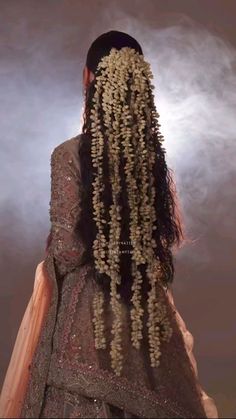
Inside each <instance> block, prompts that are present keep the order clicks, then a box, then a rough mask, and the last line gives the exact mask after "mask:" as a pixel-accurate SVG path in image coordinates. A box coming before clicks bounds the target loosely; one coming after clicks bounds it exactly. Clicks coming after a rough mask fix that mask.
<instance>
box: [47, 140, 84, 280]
mask: <svg viewBox="0 0 236 419" xmlns="http://www.w3.org/2000/svg"><path fill="white" fill-rule="evenodd" d="M76 158H77V156H74V154H73V153H72V152H71V150H70V149H69V148H68V147H65V146H64V144H61V145H59V146H58V147H56V148H55V149H54V151H53V152H52V155H51V200H50V210H49V212H50V221H51V230H50V234H49V238H48V242H47V253H51V254H52V255H53V257H54V261H55V267H56V270H57V272H58V274H59V275H60V276H64V275H66V274H67V273H69V272H72V271H73V270H74V269H76V268H77V267H78V266H79V265H80V261H81V256H82V250H83V247H82V243H81V241H80V240H79V238H78V236H77V234H76V233H75V226H76V222H77V220H78V217H79V215H80V191H81V183H80V171H79V168H78V159H77V161H76Z"/></svg>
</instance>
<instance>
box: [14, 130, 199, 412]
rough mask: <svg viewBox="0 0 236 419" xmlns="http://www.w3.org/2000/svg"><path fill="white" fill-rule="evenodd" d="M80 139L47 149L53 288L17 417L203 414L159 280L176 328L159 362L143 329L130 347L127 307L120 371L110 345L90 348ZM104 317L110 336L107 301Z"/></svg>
mask: <svg viewBox="0 0 236 419" xmlns="http://www.w3.org/2000/svg"><path fill="white" fill-rule="evenodd" d="M79 139H80V136H77V137H75V138H72V139H70V140H67V141H65V142H64V143H62V144H61V145H59V146H58V147H56V148H55V150H54V151H53V153H52V160H51V170H52V171H51V202H50V219H51V235H50V240H49V246H48V252H47V256H46V258H45V261H44V268H45V269H46V272H47V274H48V275H49V278H50V280H51V282H52V284H53V293H52V300H51V304H50V307H49V312H48V315H47V317H46V320H45V323H44V326H43V328H42V332H41V336H40V339H39V342H38V345H37V349H36V351H35V354H34V357H33V362H32V365H31V372H30V380H29V383H28V387H27V392H26V396H25V400H24V403H23V407H22V410H21V416H20V417H22V418H36V417H41V418H46V417H51V418H59V417H60V418H78V417H83V418H85V417H97V418H104V417H143V418H145V417H153V418H154V417H155V418H205V417H207V416H206V413H205V411H204V407H203V403H202V400H201V393H200V390H199V387H198V385H197V380H196V376H195V374H194V370H193V367H192V364H191V362H190V360H189V357H188V354H187V351H186V347H185V343H184V339H183V335H182V333H181V331H180V329H179V327H178V324H177V321H176V317H175V311H174V309H173V307H172V306H171V304H170V303H169V300H168V298H167V295H166V293H165V290H164V289H163V288H162V287H161V286H160V287H159V288H160V289H159V292H160V296H162V298H163V299H164V301H165V302H166V307H167V311H168V314H169V316H170V319H171V327H172V329H173V334H172V337H171V340H170V342H168V343H162V355H161V359H160V366H159V367H158V368H152V367H151V366H150V360H149V352H148V343H147V342H148V336H147V330H144V339H143V342H142V344H141V349H140V350H136V349H135V348H133V347H132V345H131V342H130V336H129V330H130V318H129V309H128V308H127V306H125V305H123V311H122V316H123V318H124V323H123V324H127V329H125V330H123V335H122V342H123V343H122V344H123V348H125V351H124V352H125V353H124V363H123V365H124V367H123V370H122V374H121V376H120V377H118V376H116V375H115V374H114V372H113V371H112V369H111V366H110V355H109V345H108V349H106V350H103V349H101V350H96V349H95V344H94V334H93V324H92V317H93V310H92V300H93V296H94V292H95V290H96V289H98V287H99V285H97V284H96V283H95V281H93V278H92V275H93V274H92V269H91V267H90V266H89V265H81V257H82V254H83V251H84V248H83V245H82V243H81V241H80V239H79V238H78V237H77V236H76V235H75V233H74V228H75V225H76V221H77V219H78V217H79V214H80V199H81V197H80V190H81V189H80V186H81V177H80V167H79V157H78V147H79ZM145 310H146V307H145ZM146 313H147V311H146ZM105 319H106V324H105V327H106V329H105V333H106V337H107V340H108V342H110V340H111V334H110V329H111V325H112V312H111V309H110V305H109V304H105ZM144 323H145V322H144Z"/></svg>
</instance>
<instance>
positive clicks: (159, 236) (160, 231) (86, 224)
mask: <svg viewBox="0 0 236 419" xmlns="http://www.w3.org/2000/svg"><path fill="white" fill-rule="evenodd" d="M122 47H130V48H134V49H135V51H138V52H139V54H143V53H142V49H141V46H140V45H139V44H138V42H137V41H136V40H135V39H134V38H132V37H131V36H130V35H127V34H125V33H123V32H118V31H110V32H108V33H105V34H103V35H101V36H100V37H99V38H97V39H96V40H95V41H94V42H93V43H92V45H91V47H90V49H89V51H88V54H87V60H86V65H87V67H88V69H89V70H91V71H93V73H94V74H95V79H94V80H93V81H92V82H91V83H90V84H89V87H88V89H87V90H86V99H85V110H84V124H83V127H82V134H81V136H80V142H79V144H80V146H79V159H80V168H81V178H82V196H81V213H80V219H79V220H78V223H77V232H78V234H79V235H80V238H81V239H82V241H83V243H84V245H85V247H86V252H85V254H84V261H83V262H84V263H89V264H91V265H92V266H93V267H94V256H93V249H92V245H93V241H94V239H95V237H96V234H97V229H96V224H95V221H94V220H93V204H92V191H93V189H92V182H94V174H93V167H92V158H91V134H90V128H91V121H90V116H89V114H90V109H91V105H92V99H93V97H94V92H95V82H96V68H97V65H98V63H99V61H100V59H101V58H102V57H103V56H105V55H108V54H109V52H110V51H111V49H112V48H116V49H120V48H122ZM150 94H151V92H150ZM153 135H155V133H153ZM156 135H158V134H157V133H156ZM153 144H155V155H156V159H155V164H154V168H153V174H154V185H153V186H154V187H155V189H156V191H158V193H157V194H156V199H155V210H156V213H157V214H158V217H157V228H156V230H154V232H153V238H154V239H155V242H156V245H157V246H156V248H155V254H156V256H158V258H159V260H160V261H161V264H162V269H163V272H164V282H163V284H164V285H165V286H166V287H168V284H170V283H172V282H173V278H174V263H173V254H172V249H171V248H172V246H173V245H177V246H180V244H181V242H182V239H184V235H183V229H182V225H181V222H180V217H179V213H178V209H177V200H176V189H175V185H174V182H173V177H172V175H171V169H169V168H168V167H167V164H166V160H165V149H164V148H163V147H162V145H161V143H160V142H158V141H153ZM104 153H107V149H106V142H105V144H104ZM103 174H104V178H103V182H104V185H105V188H104V191H103V196H102V199H103V202H104V205H105V207H106V208H109V207H110V205H111V203H112V196H111V184H110V180H109V179H110V176H109V167H108V158H105V159H103ZM123 176H124V171H123ZM121 185H122V194H121V195H120V202H119V205H120V206H121V208H122V217H121V218H122V220H121V237H120V240H121V241H124V242H127V241H128V240H129V220H130V209H129V205H128V198H127V193H128V192H127V190H126V186H125V181H124V178H121ZM107 214H108V211H107ZM107 221H108V218H107ZM106 229H107V230H106V234H107V237H108V234H109V231H108V229H109V227H108V224H107V227H106ZM145 269H146V264H143V265H141V266H140V270H141V272H142V274H143V276H144V278H145V279H144V280H143V284H142V298H143V299H146V298H147V292H148V291H149V289H150V285H149V282H148V280H147V278H146V273H145ZM120 274H121V283H120V285H118V288H117V289H118V292H120V295H121V297H122V299H123V300H124V301H125V302H126V303H127V304H129V303H130V297H131V285H132V281H133V279H132V275H131V254H130V253H122V254H121V256H120ZM94 278H95V280H96V281H97V282H98V283H99V284H100V285H102V287H103V289H104V291H105V292H109V290H110V281H109V277H108V276H107V275H106V274H100V273H98V272H97V271H96V269H95V267H94Z"/></svg>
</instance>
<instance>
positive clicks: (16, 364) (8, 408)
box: [0, 261, 52, 418]
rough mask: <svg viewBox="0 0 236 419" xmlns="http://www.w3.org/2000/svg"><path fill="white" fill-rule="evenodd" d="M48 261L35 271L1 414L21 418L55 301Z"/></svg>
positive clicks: (11, 362)
mask: <svg viewBox="0 0 236 419" xmlns="http://www.w3.org/2000/svg"><path fill="white" fill-rule="evenodd" d="M43 264H44V261H42V262H40V263H39V264H38V265H37V267H36V271H35V280H34V288H33V293H32V295H31V298H30V300H29V302H28V305H27V307H26V310H25V313H24V316H23V319H22V322H21V325H20V328H19V330H18V333H17V337H16V340H15V344H14V348H13V352H12V355H11V359H10V363H9V365H8V369H7V372H6V375H5V379H4V383H3V387H2V392H1V396H0V417H1V418H19V415H20V411H21V407H22V403H23V401H24V395H25V392H26V388H27V383H28V379H29V366H30V364H31V361H32V358H33V354H34V352H35V349H36V347H37V343H38V339H39V336H40V332H41V330H42V325H43V321H44V319H45V316H46V314H47V312H48V308H49V305H50V301H51V295H52V286H51V284H50V282H49V279H48V277H47V274H46V271H45V269H43Z"/></svg>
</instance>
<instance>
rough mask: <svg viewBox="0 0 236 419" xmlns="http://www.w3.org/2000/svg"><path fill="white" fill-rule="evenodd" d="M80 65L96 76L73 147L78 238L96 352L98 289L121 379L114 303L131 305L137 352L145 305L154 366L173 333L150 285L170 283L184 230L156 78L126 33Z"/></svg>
mask: <svg viewBox="0 0 236 419" xmlns="http://www.w3.org/2000/svg"><path fill="white" fill-rule="evenodd" d="M86 65H87V67H88V69H89V70H90V71H92V72H93V73H94V76H95V77H94V79H93V80H92V81H91V83H90V84H89V86H88V87H87V89H86V98H85V110H84V124H83V128H82V136H81V140H80V151H79V153H80V165H81V176H82V188H83V193H82V202H81V215H80V220H79V221H78V234H80V237H81V238H82V240H83V241H84V245H85V246H86V247H87V252H86V254H85V260H84V262H85V263H92V264H93V266H94V269H95V272H94V273H95V278H96V281H97V282H98V283H99V284H100V285H101V291H100V292H99V293H97V294H96V296H95V299H94V310H95V319H94V323H95V335H96V345H97V348H104V347H105V345H106V342H105V338H104V336H103V319H102V312H103V302H104V294H103V292H110V298H111V305H112V308H113V312H114V314H115V321H114V324H113V332H112V333H113V334H114V338H113V343H112V349H111V357H112V366H113V368H114V370H115V371H116V373H117V374H119V372H120V370H121V361H122V354H121V347H120V343H119V342H120V332H121V328H120V316H121V305H120V296H121V298H122V300H123V301H124V302H125V303H126V304H129V305H131V319H132V332H131V340H132V343H133V346H134V347H136V348H139V346H140V340H141V338H142V322H141V318H142V316H143V314H144V310H143V306H144V305H145V304H144V303H145V302H147V308H148V313H149V320H148V322H149V344H150V357H151V362H152V366H157V365H158V363H159V356H160V351H159V345H158V339H159V340H160V339H163V340H166V339H169V338H170V335H171V333H170V328H169V326H168V321H167V319H166V316H165V310H164V309H163V306H161V302H160V298H159V297H158V298H159V309H158V308H157V304H156V298H157V288H156V283H157V282H159V283H161V284H162V285H164V287H167V286H168V284H169V283H171V282H172V281H173V275H174V266H173V256H172V251H171V247H172V246H173V245H175V244H177V245H179V244H180V242H181V238H183V232H182V229H181V224H180V220H179V218H178V214H177V207H176V201H175V198H176V196H175V188H174V184H173V181H172V177H171V175H170V170H169V169H168V168H167V165H166V161H165V149H164V148H163V147H162V141H163V137H162V135H161V133H160V131H159V127H160V124H159V123H158V116H159V115H158V113H157V112H156V108H155V103H154V94H153V89H154V86H153V85H152V84H151V79H152V78H153V76H152V72H151V69H150V65H149V63H148V62H146V61H145V59H144V56H143V53H142V49H141V47H140V45H139V43H138V42H137V41H136V40H135V39H134V38H132V37H131V36H129V35H127V34H125V33H123V32H118V31H110V32H108V33H105V34H103V35H101V36H99V37H98V38H97V39H96V40H95V41H94V42H93V43H92V45H91V47H90V48H89V51H88V54H87V60H86ZM158 310H159V311H158ZM163 310H164V311H163ZM156 323H157V324H156ZM158 325H159V326H158ZM157 326H158V327H157ZM156 327H157V328H156Z"/></svg>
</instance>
